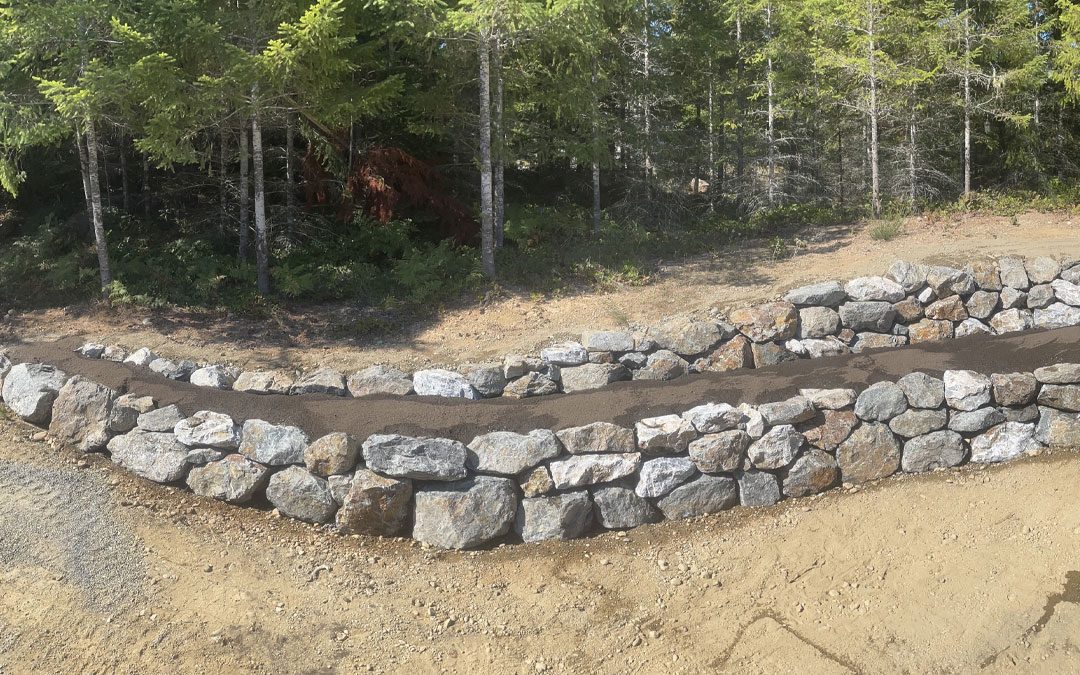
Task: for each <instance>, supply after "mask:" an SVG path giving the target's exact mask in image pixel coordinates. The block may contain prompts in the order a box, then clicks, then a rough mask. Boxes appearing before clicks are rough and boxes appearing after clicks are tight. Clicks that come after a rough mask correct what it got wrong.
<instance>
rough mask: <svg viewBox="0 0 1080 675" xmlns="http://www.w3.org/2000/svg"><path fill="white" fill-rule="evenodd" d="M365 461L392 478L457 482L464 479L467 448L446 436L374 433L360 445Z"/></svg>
mask: <svg viewBox="0 0 1080 675" xmlns="http://www.w3.org/2000/svg"><path fill="white" fill-rule="evenodd" d="M363 453H364V461H365V462H366V463H367V467H368V468H369V469H372V470H374V471H378V472H379V473H381V474H385V475H387V476H393V477H394V478H415V479H417V480H441V481H456V480H459V479H462V478H465V476H466V471H465V459H466V455H467V453H468V449H467V448H466V447H465V445H464V444H462V443H459V442H458V441H452V440H450V439H447V438H412V437H409V436H400V435H398V434H374V435H372V436H369V437H368V439H367V440H366V441H364V444H363Z"/></svg>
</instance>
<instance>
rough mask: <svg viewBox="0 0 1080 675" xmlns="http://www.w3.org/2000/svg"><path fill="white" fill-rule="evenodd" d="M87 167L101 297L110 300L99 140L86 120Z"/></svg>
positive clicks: (109, 275)
mask: <svg viewBox="0 0 1080 675" xmlns="http://www.w3.org/2000/svg"><path fill="white" fill-rule="evenodd" d="M86 164H87V166H86V169H87V174H88V175H87V177H88V180H87V183H88V184H89V185H88V187H89V193H90V207H91V208H90V216H91V222H92V223H93V225H94V246H95V247H96V248H97V258H98V270H99V271H100V273H101V297H102V299H103V300H105V301H106V302H108V300H109V286H110V285H111V284H112V271H111V270H110V269H109V244H108V241H107V240H106V238H105V216H104V214H103V212H102V208H101V183H100V181H99V179H98V142H97V132H96V131H95V130H94V123H93V122H92V121H91V120H87V121H86Z"/></svg>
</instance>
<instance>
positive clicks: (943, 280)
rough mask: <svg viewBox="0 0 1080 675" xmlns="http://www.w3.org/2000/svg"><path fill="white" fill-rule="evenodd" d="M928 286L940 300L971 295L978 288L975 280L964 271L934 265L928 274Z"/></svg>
mask: <svg viewBox="0 0 1080 675" xmlns="http://www.w3.org/2000/svg"><path fill="white" fill-rule="evenodd" d="M926 285H927V286H929V287H930V288H932V289H933V290H934V293H935V294H936V295H937V297H938V298H947V297H949V296H950V295H964V296H966V295H970V294H972V293H974V292H975V291H976V290H977V289H978V286H977V285H976V283H975V279H974V278H973V277H972V276H971V275H970V274H968V273H967V272H965V271H964V270H960V269H956V268H955V267H945V266H943V265H932V266H931V267H930V268H929V269H928V270H927V272H926Z"/></svg>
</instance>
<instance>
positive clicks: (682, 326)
mask: <svg viewBox="0 0 1080 675" xmlns="http://www.w3.org/2000/svg"><path fill="white" fill-rule="evenodd" d="M650 336H651V337H652V338H653V339H654V340H655V341H656V346H657V347H659V348H660V349H667V350H669V351H672V352H675V353H676V354H678V355H679V356H684V357H691V356H696V355H698V354H704V353H705V352H708V351H711V350H712V349H713V348H715V347H716V346H717V345H718V344H720V342H721V341H722V340H723V339H724V338H726V337H728V335H726V334H725V331H724V330H723V329H722V328H721V327H720V326H719V325H718V324H717V323H716V322H714V321H703V320H700V319H694V318H691V317H687V316H676V317H672V318H671V319H668V320H667V321H665V322H663V323H662V324H660V325H659V326H656V327H654V328H653V329H652V330H651V331H650Z"/></svg>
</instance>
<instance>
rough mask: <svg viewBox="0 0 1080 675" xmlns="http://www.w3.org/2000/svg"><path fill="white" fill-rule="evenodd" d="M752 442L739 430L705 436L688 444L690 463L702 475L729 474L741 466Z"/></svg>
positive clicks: (747, 435)
mask: <svg viewBox="0 0 1080 675" xmlns="http://www.w3.org/2000/svg"><path fill="white" fill-rule="evenodd" d="M753 440H754V439H752V438H750V434H748V433H746V432H745V431H742V430H741V429H733V430H731V431H721V432H718V433H712V434H706V435H704V436H702V437H701V438H699V439H697V440H696V441H693V442H692V443H690V448H689V451H690V461H691V462H693V463H694V466H696V467H697V468H698V471H701V472H703V473H730V472H732V471H735V470H737V469H738V468H739V467H741V466H742V461H743V457H745V456H746V451H747V450H748V449H749V448H750V444H751V443H752V442H753Z"/></svg>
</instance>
